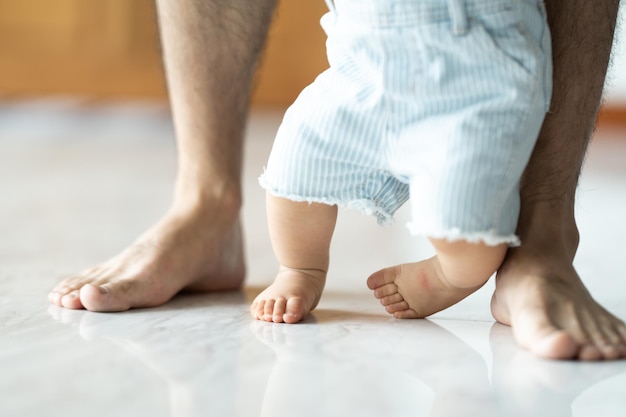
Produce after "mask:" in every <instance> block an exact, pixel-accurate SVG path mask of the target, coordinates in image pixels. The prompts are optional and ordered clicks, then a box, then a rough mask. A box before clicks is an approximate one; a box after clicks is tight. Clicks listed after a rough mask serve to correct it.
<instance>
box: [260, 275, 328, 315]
mask: <svg viewBox="0 0 626 417" xmlns="http://www.w3.org/2000/svg"><path fill="white" fill-rule="evenodd" d="M325 282H326V272H324V271H320V270H299V269H289V268H283V267H281V269H280V271H279V272H278V275H276V278H275V279H274V282H273V283H272V285H270V286H269V287H267V288H266V289H265V290H263V292H261V294H259V295H258V296H257V297H256V298H255V299H254V301H253V302H252V305H251V306H250V313H252V316H253V317H254V318H255V319H257V320H263V321H273V322H275V323H297V322H299V321H302V320H304V319H305V318H306V316H307V315H308V314H309V313H310V312H311V310H313V309H314V308H315V307H316V306H317V303H318V302H319V300H320V297H321V295H322V290H323V289H324V284H325Z"/></svg>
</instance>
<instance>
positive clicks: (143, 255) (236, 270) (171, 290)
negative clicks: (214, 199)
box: [49, 211, 245, 311]
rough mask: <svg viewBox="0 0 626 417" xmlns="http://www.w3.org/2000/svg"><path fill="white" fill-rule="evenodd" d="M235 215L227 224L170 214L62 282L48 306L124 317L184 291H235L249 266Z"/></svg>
mask: <svg viewBox="0 0 626 417" xmlns="http://www.w3.org/2000/svg"><path fill="white" fill-rule="evenodd" d="M236 213H237V211H235V212H234V215H233V216H232V218H231V220H230V221H229V222H226V221H223V219H218V218H217V217H216V216H212V215H207V213H206V212H203V211H196V212H194V213H185V214H183V213H170V214H169V215H168V216H166V217H165V218H164V219H162V220H161V221H160V222H159V223H157V224H156V225H155V226H154V227H152V228H151V229H150V230H148V231H147V232H146V233H145V234H144V235H143V236H141V237H140V238H139V239H138V240H137V242H136V243H134V244H133V245H131V246H130V247H129V248H128V249H126V250H125V251H124V252H122V253H121V254H119V255H118V256H116V257H114V258H112V259H110V260H109V261H107V262H105V263H103V264H101V265H98V266H96V267H93V268H90V269H88V270H86V271H84V272H82V273H79V274H77V275H75V276H72V277H69V278H67V279H65V280H63V281H61V282H60V283H59V284H58V285H57V286H56V287H55V288H54V289H53V290H52V291H51V292H50V294H49V299H50V302H51V303H53V304H56V305H58V306H60V307H65V308H71V309H81V308H84V309H87V310H91V311H124V310H128V309H130V308H136V307H152V306H158V305H161V304H164V303H166V302H167V301H169V300H170V299H171V298H172V297H173V296H174V295H176V294H177V293H178V292H179V291H181V290H182V289H188V290H194V291H219V290H232V289H237V288H239V287H240V286H241V284H242V282H243V279H244V275H245V265H244V257H243V243H242V236H241V228H240V224H239V220H238V219H237V215H236ZM213 214H214V213H213Z"/></svg>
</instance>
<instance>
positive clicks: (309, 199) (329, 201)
mask: <svg viewBox="0 0 626 417" xmlns="http://www.w3.org/2000/svg"><path fill="white" fill-rule="evenodd" d="M259 183H260V184H261V187H263V188H264V189H265V191H267V192H268V193H270V194H271V195H273V196H274V197H279V198H285V199H287V200H291V201H293V202H296V203H309V204H312V203H318V204H326V205H329V206H337V207H341V208H347V209H352V210H357V211H360V212H361V213H363V214H365V215H367V216H373V217H374V218H376V221H377V222H378V224H379V225H381V226H387V225H390V224H392V223H393V221H394V219H393V213H390V212H389V211H387V210H385V209H384V208H382V207H380V206H379V205H377V204H376V203H375V202H373V201H372V200H368V199H366V198H362V199H346V200H344V199H340V198H332V197H319V196H301V195H297V194H289V193H281V192H280V191H277V190H275V189H273V188H272V187H271V186H269V185H268V184H267V183H265V181H264V180H263V177H261V178H259Z"/></svg>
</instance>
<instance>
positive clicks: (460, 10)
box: [329, 0, 468, 36]
mask: <svg viewBox="0 0 626 417" xmlns="http://www.w3.org/2000/svg"><path fill="white" fill-rule="evenodd" d="M329 1H330V0H329ZM448 13H449V14H450V20H451V21H452V33H454V34H455V35H457V36H463V35H465V34H466V33H467V30H468V21H467V12H466V11H465V0H448Z"/></svg>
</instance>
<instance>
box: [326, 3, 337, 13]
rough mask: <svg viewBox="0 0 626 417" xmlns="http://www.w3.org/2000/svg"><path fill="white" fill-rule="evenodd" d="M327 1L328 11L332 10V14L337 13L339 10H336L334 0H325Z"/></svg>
mask: <svg viewBox="0 0 626 417" xmlns="http://www.w3.org/2000/svg"><path fill="white" fill-rule="evenodd" d="M325 1H326V6H328V10H330V11H331V12H332V13H337V10H336V9H335V3H334V2H333V0H325Z"/></svg>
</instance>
